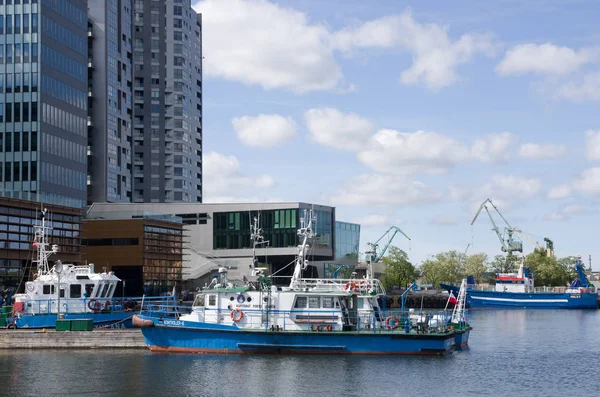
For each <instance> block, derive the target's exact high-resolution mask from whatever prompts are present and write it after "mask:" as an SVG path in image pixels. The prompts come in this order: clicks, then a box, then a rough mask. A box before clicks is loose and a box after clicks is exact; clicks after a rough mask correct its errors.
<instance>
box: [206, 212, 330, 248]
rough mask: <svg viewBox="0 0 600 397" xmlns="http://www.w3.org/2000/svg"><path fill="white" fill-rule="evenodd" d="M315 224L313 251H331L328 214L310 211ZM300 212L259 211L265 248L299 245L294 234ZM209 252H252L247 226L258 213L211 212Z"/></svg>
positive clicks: (248, 226) (298, 224)
mask: <svg viewBox="0 0 600 397" xmlns="http://www.w3.org/2000/svg"><path fill="white" fill-rule="evenodd" d="M314 214H315V216H316V222H315V223H314V227H313V232H314V233H315V240H314V241H313V242H312V245H313V247H315V248H331V240H332V229H331V224H332V217H333V215H332V213H331V212H327V211H314ZM302 215H303V210H299V209H298V208H290V209H280V210H264V211H260V227H261V229H262V230H263V237H264V239H265V241H269V247H273V248H285V247H295V246H297V245H298V244H299V241H298V236H297V231H298V228H299V227H300V217H301V216H302ZM213 216H214V219H213V248H214V249H244V248H252V241H251V240H250V224H251V222H252V219H253V218H254V217H258V216H259V212H258V211H240V212H215V213H214V214H213Z"/></svg>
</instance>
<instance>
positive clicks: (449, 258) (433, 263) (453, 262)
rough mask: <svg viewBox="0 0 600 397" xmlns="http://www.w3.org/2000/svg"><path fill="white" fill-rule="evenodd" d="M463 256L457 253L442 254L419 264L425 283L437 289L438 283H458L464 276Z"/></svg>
mask: <svg viewBox="0 0 600 397" xmlns="http://www.w3.org/2000/svg"><path fill="white" fill-rule="evenodd" d="M464 262H465V254H462V253H460V252H457V251H448V252H442V253H439V254H437V255H435V256H434V257H433V259H428V260H426V261H425V262H423V264H421V266H420V269H421V271H422V272H423V277H424V278H425V281H426V282H428V283H430V284H432V285H433V286H434V287H437V286H438V285H439V283H440V282H443V281H446V282H450V283H458V282H460V281H461V280H462V278H463V275H464V273H465V272H464Z"/></svg>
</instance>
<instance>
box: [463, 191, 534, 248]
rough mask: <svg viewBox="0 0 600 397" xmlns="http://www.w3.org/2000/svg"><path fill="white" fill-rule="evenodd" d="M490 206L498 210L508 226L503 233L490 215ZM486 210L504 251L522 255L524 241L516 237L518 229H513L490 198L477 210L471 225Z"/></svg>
mask: <svg viewBox="0 0 600 397" xmlns="http://www.w3.org/2000/svg"><path fill="white" fill-rule="evenodd" d="M488 204H489V205H490V206H491V207H492V208H493V209H495V210H496V212H497V213H498V215H499V216H500V218H502V220H503V221H504V223H505V224H506V226H505V227H504V232H503V233H501V232H500V229H499V228H498V225H496V222H495V221H494V218H493V217H492V214H491V213H490V210H489V209H488V207H487V206H488ZM484 209H485V212H487V214H488V216H489V218H490V221H491V222H492V226H493V227H492V230H493V231H494V232H495V233H496V236H498V240H500V244H501V249H502V251H503V252H506V253H507V254H508V255H512V254H513V252H521V253H522V252H523V241H522V240H520V239H518V238H517V237H516V236H515V232H517V230H518V229H516V228H514V227H512V226H511V225H510V223H508V221H507V220H506V219H505V218H504V216H503V215H502V213H501V212H500V210H498V207H496V206H495V205H494V203H492V200H490V199H489V198H488V199H485V200H484V201H483V203H481V205H480V206H479V209H478V210H477V213H476V214H475V217H474V218H473V220H472V221H471V225H473V224H474V223H475V221H476V220H477V217H478V216H479V214H480V213H481V211H482V210H484Z"/></svg>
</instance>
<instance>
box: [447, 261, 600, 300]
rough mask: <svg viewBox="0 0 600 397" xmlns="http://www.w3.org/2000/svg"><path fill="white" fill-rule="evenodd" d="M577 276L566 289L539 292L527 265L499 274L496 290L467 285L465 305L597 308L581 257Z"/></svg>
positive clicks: (594, 290)
mask: <svg viewBox="0 0 600 397" xmlns="http://www.w3.org/2000/svg"><path fill="white" fill-rule="evenodd" d="M575 269H576V270H577V275H578V277H577V278H576V279H575V280H573V282H572V283H571V285H570V286H569V287H568V288H567V289H566V290H565V292H537V291H536V290H535V287H534V275H533V273H532V272H530V271H529V269H527V268H525V267H524V263H523V261H521V264H520V266H519V270H518V272H517V273H500V274H498V277H497V278H496V279H495V281H496V285H495V288H494V290H490V291H488V290H478V289H476V288H474V287H471V288H467V299H466V305H467V307H469V308H499V309H509V308H528V309H596V308H597V299H598V293H597V291H596V289H595V288H594V286H593V285H592V284H591V283H590V282H589V281H588V279H587V277H586V275H585V271H584V269H583V264H582V261H581V257H578V258H577V261H576V263H575ZM440 287H441V288H442V289H445V290H448V291H454V292H456V291H458V290H459V287H456V286H453V285H448V284H440Z"/></svg>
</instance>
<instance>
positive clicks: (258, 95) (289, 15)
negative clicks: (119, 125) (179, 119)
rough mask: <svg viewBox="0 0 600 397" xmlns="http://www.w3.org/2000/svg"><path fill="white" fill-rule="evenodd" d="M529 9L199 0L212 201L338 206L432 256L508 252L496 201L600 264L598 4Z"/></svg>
mask: <svg viewBox="0 0 600 397" xmlns="http://www.w3.org/2000/svg"><path fill="white" fill-rule="evenodd" d="M521 3H523V2H520V1H509V0H502V1H494V2H481V1H456V2H447V1H427V2H423V1H415V2H400V1H371V2H365V1H353V0H343V1H342V0H328V1H317V0H304V1H300V0H298V1H280V2H269V1H258V0H248V1H241V0H204V1H200V2H199V3H197V4H196V5H195V6H194V8H195V9H196V10H197V11H198V12H201V13H202V18H203V35H204V37H203V55H204V57H205V59H204V65H203V67H204V87H203V91H204V173H205V174H204V199H205V201H206V202H218V201H253V202H254V201H258V202H261V201H265V200H267V201H279V200H281V201H304V202H314V203H320V204H326V205H333V206H335V207H336V208H337V214H338V219H339V220H345V221H349V222H357V223H360V224H361V225H362V234H361V250H363V251H364V250H365V244H366V242H367V241H373V240H376V239H377V238H379V237H380V236H381V235H382V234H383V233H384V232H385V230H387V228H388V227H389V226H391V225H396V226H398V227H400V228H402V229H403V230H404V231H405V232H406V233H407V234H408V235H409V236H410V237H411V239H412V241H411V243H410V246H409V244H408V241H407V240H405V239H400V238H399V237H397V240H395V245H397V246H399V247H401V248H403V249H405V250H407V251H409V254H410V256H411V259H412V260H413V262H414V263H416V264H419V263H420V262H421V261H423V260H425V259H427V258H428V257H429V256H431V255H433V254H435V253H438V252H440V251H444V250H449V249H456V250H459V251H464V250H465V248H466V246H467V244H472V246H471V247H470V248H469V253H474V252H486V253H488V254H489V255H490V256H493V255H495V254H499V253H500V246H499V242H498V241H497V239H496V236H495V235H494V233H493V232H492V231H491V224H490V222H489V219H487V218H486V217H482V218H481V219H478V220H477V222H476V223H475V225H473V226H471V225H470V222H471V219H472V218H473V216H474V215H475V211H476V209H477V207H478V205H479V203H481V202H482V201H483V200H484V199H486V198H488V197H489V198H490V199H492V200H493V201H494V202H495V203H496V204H497V205H498V207H499V209H500V211H501V212H502V213H503V215H504V216H505V217H506V218H507V220H508V221H509V222H510V223H511V224H512V226H516V227H519V228H521V229H522V230H524V231H526V232H528V233H529V234H530V235H531V237H530V238H531V239H533V240H537V241H538V242H540V243H542V244H543V237H550V238H551V239H552V240H554V242H555V248H556V253H557V255H558V256H566V255H582V256H584V257H585V258H587V257H588V255H592V258H593V259H594V258H598V260H599V261H600V248H598V245H597V244H596V241H595V238H594V236H595V233H596V225H597V223H598V221H599V216H598V215H599V214H598V210H597V208H598V207H597V203H598V197H599V196H600V122H599V120H598V117H597V114H598V112H597V109H598V104H599V102H600V45H598V42H599V41H600V40H599V39H600V27H598V25H597V21H596V20H595V17H596V16H597V15H598V14H599V12H600V5H598V4H596V2H594V1H577V0H571V1H543V0H538V1H529V2H526V4H521ZM533 247H534V246H533V244H532V243H531V242H529V241H528V240H526V241H525V251H526V252H530V251H532V250H533ZM599 263H600V262H599ZM599 266H600V265H595V264H593V267H594V268H595V269H599V268H600V267H599Z"/></svg>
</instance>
